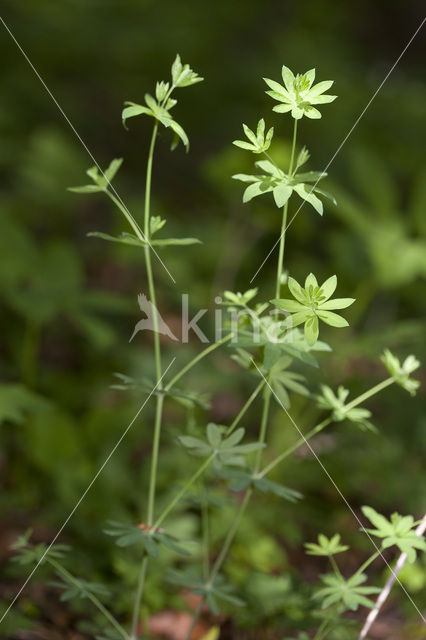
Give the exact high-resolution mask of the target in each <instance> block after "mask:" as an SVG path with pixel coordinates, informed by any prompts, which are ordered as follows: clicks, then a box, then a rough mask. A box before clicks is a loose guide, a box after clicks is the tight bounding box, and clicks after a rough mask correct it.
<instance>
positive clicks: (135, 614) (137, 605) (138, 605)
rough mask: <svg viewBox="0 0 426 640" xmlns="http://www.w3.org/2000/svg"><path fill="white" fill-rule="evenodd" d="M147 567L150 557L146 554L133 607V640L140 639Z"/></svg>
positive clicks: (140, 570)
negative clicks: (139, 632) (140, 617)
mask: <svg viewBox="0 0 426 640" xmlns="http://www.w3.org/2000/svg"><path fill="white" fill-rule="evenodd" d="M147 567H148V556H147V555H145V554H144V556H143V558H142V563H141V566H140V569H139V576H138V586H137V588H136V596H135V604H134V607H133V615H132V635H131V640H136V638H137V637H138V626H139V615H140V609H141V603H142V594H143V588H144V585H145V578H146V570H147Z"/></svg>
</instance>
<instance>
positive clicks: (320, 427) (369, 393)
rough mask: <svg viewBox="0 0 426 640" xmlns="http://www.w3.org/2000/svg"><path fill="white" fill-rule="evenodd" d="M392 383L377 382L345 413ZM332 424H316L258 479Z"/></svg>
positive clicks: (328, 420)
mask: <svg viewBox="0 0 426 640" xmlns="http://www.w3.org/2000/svg"><path fill="white" fill-rule="evenodd" d="M394 382H395V378H387V379H386V380H383V381H382V382H379V383H378V384H376V385H375V386H374V387H372V388H371V389H369V390H368V391H365V392H364V393H362V394H361V395H359V396H357V397H356V398H354V399H353V400H352V402H349V403H348V404H347V405H346V406H345V411H349V410H350V409H353V408H354V407H357V406H358V405H360V404H362V403H363V402H364V401H365V400H367V399H368V398H371V396H373V395H375V394H376V393H379V391H382V390H383V389H386V387H389V386H390V385H391V384H393V383H394ZM332 422H333V418H326V419H325V420H323V421H322V422H320V423H319V424H317V425H316V426H315V427H314V428H313V429H311V430H310V431H309V432H308V433H307V434H306V436H304V437H302V438H299V440H296V442H295V443H294V444H293V445H292V446H291V447H289V448H288V449H286V450H285V451H283V453H281V454H280V455H279V456H277V457H276V458H275V459H274V460H272V462H270V463H269V464H268V465H267V466H266V467H265V468H264V469H263V470H262V472H261V473H260V474H259V477H260V478H263V476H266V475H267V474H268V473H269V472H270V471H272V469H273V468H274V467H276V465H277V464H280V462H282V461H283V460H285V458H287V457H288V456H289V455H290V454H292V453H293V452H294V451H296V449H298V448H299V447H300V446H301V445H302V444H304V443H305V442H306V441H307V440H309V439H310V438H312V436H314V435H316V434H317V433H319V432H320V431H322V430H323V429H324V428H325V427H326V426H328V425H329V424H331V423H332Z"/></svg>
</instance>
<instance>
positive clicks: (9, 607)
mask: <svg viewBox="0 0 426 640" xmlns="http://www.w3.org/2000/svg"><path fill="white" fill-rule="evenodd" d="M175 360H176V358H173V360H172V361H171V362H170V364H169V366H168V367H167V369H166V370H165V371H164V372H163V375H162V376H161V378H160V379H159V380H158V382H157V383H156V385H155V387H154V388H153V389H152V391H151V392H150V394H149V395H148V397H147V398H145V401H144V403H143V404H142V406H141V407H140V408H139V409H138V411H137V413H136V415H135V416H134V417H133V418H132V420H131V421H130V423H129V424H128V426H127V427H126V429H125V431H124V432H123V433H122V435H121V436H120V438H119V439H118V441H117V442H116V444H115V445H114V447H113V448H112V450H111V452H110V453H109V455H108V456H107V458H106V460H105V461H104V463H103V464H102V466H101V467H100V468H99V469H98V471H97V472H96V475H95V476H94V477H93V479H92V480H91V482H90V484H89V485H88V486H87V488H86V490H85V491H84V492H83V494H82V495H81V497H80V499H79V500H78V502H77V503H76V505H75V506H74V508H73V509H72V511H71V512H70V514H69V515H68V517H67V518H66V520H65V522H64V523H63V524H62V526H61V528H60V529H59V531H58V532H57V534H56V535H55V537H54V538H53V540H52V541H51V542H50V544H49V546H48V547H47V549H46V551H45V552H44V553H43V555H42V556H41V558H40V560H39V561H38V562H37V564H36V566H35V567H34V569H33V570H32V571H31V573H30V574H29V576H28V577H27V579H26V580H25V582H24V584H23V585H22V587H21V588H20V589H19V591H18V593H17V594H16V596H15V597H14V598H13V600H12V602H11V603H10V605H9V606H8V608H7V609H6V611H5V612H4V613H3V615H2V617H1V618H0V624H1V623H2V622H3V620H4V619H5V617H6V616H7V614H8V613H9V611H10V610H11V609H12V607H13V605H14V604H15V602H16V601H17V600H18V598H19V596H20V595H21V593H22V592H23V590H24V589H25V587H26V586H27V584H28V583H29V581H30V580H31V578H32V577H33V575H34V574H35V572H36V571H37V569H38V568H39V566H40V564H41V563H42V562H43V560H44V558H45V557H46V556H47V554H48V553H49V551H50V549H51V548H52V546H53V545H54V544H55V542H56V540H57V539H58V538H59V536H60V535H61V533H62V531H63V530H64V529H65V527H66V526H67V524H68V522H69V521H70V520H71V518H72V516H73V515H74V513H75V512H76V511H77V509H78V507H79V506H80V504H81V503H82V502H83V500H84V498H85V497H86V496H87V494H88V493H89V491H90V489H91V488H92V486H93V485H94V483H95V482H96V480H97V479H98V477H99V476H100V474H101V473H102V471H103V470H104V468H105V467H106V465H107V464H108V462H109V461H110V459H111V457H112V456H113V455H114V453H115V451H116V450H117V448H118V447H119V446H120V444H121V442H122V441H123V440H124V438H125V436H126V435H127V433H128V431H129V429H130V428H131V427H132V425H133V424H134V423H135V421H136V419H137V418H138V416H139V414H140V413H141V411H142V409H143V408H144V406H145V405H146V403H147V402H148V400H149V399H150V398H151V396H152V394H153V393H154V392H155V390H156V388H157V387H158V385H159V384H160V383H161V381H162V379H163V378H164V376H165V375H166V373H167V371H168V370H169V369H170V367H171V366H172V364H173V362H174V361H175Z"/></svg>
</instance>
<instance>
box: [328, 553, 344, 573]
mask: <svg viewBox="0 0 426 640" xmlns="http://www.w3.org/2000/svg"><path fill="white" fill-rule="evenodd" d="M328 559H329V560H330V564H331V566H332V567H333V571H334V573H335V574H336V576H339V577H342V572H341V571H340V569H339V566H338V564H337V562H336V559H335V558H334V556H328Z"/></svg>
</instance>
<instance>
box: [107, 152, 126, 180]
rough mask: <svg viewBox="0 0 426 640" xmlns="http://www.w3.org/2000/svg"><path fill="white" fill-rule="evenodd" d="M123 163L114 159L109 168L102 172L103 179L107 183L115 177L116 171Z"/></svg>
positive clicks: (118, 159)
mask: <svg viewBox="0 0 426 640" xmlns="http://www.w3.org/2000/svg"><path fill="white" fill-rule="evenodd" d="M122 163H123V158H114V160H112V162H111V163H110V165H109V167H108V168H107V169H105V171H104V178H105V180H106V181H107V182H108V183H109V182H111V181H112V179H113V178H114V177H115V175H116V173H117V171H118V170H119V168H120V167H121V165H122Z"/></svg>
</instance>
